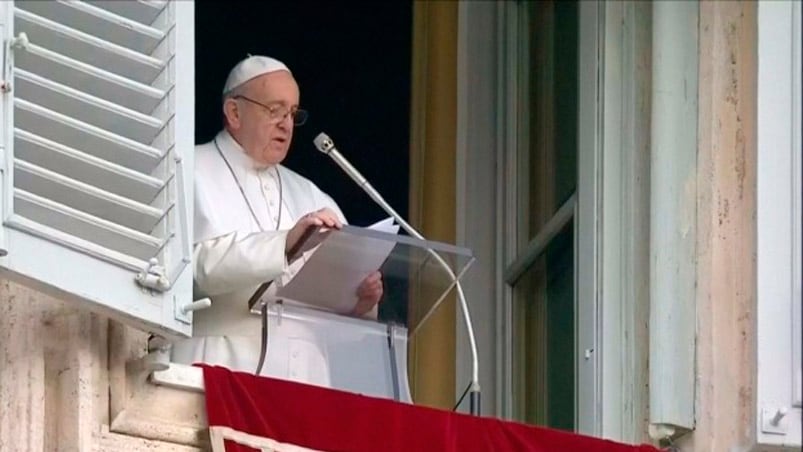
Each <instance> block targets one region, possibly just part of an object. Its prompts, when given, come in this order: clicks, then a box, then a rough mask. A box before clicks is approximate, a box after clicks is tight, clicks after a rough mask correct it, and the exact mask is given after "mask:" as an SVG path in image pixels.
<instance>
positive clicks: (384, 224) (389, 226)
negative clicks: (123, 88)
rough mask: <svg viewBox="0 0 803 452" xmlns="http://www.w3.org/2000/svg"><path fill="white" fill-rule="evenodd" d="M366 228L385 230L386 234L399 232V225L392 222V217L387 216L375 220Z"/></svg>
mask: <svg viewBox="0 0 803 452" xmlns="http://www.w3.org/2000/svg"><path fill="white" fill-rule="evenodd" d="M368 229H373V230H374V231H380V232H387V233H388V234H398V233H399V225H397V224H393V217H387V218H385V219H384V220H382V221H377V222H376V223H374V224H372V225H371V226H368Z"/></svg>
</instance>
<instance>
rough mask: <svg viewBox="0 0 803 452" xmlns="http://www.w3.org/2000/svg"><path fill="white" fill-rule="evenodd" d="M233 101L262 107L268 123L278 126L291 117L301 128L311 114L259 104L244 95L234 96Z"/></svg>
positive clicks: (277, 105)
mask: <svg viewBox="0 0 803 452" xmlns="http://www.w3.org/2000/svg"><path fill="white" fill-rule="evenodd" d="M233 99H243V100H247V101H248V102H251V103H252V104H255V105H259V106H260V107H262V109H263V110H264V111H265V113H267V115H268V121H270V123H271V124H278V123H280V122H282V121H284V118H286V117H287V116H288V115H289V116H290V118H291V119H292V120H293V125H294V126H301V125H304V123H305V122H307V118H308V117H309V113H307V110H301V109H298V108H296V109H295V110H293V109H288V108H286V107H284V106H283V105H279V104H275V105H265V104H263V103H262V102H257V101H255V100H254V99H251V98H250V97H246V96H243V95H238V96H234V97H233Z"/></svg>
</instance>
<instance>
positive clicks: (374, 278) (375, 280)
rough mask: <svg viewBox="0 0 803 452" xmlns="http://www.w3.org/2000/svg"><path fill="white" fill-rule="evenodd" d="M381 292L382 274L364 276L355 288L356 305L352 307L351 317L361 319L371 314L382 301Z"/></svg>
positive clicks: (376, 272) (382, 290)
mask: <svg viewBox="0 0 803 452" xmlns="http://www.w3.org/2000/svg"><path fill="white" fill-rule="evenodd" d="M383 292H384V289H383V287H382V273H380V272H378V271H375V272H373V273H371V274H370V275H368V276H366V277H365V279H364V280H363V281H362V283H360V287H358V288H357V305H356V306H354V310H353V311H351V315H353V316H355V317H362V316H364V315H365V314H368V313H369V312H371V310H372V309H374V306H376V305H377V303H379V300H381V299H382V294H383Z"/></svg>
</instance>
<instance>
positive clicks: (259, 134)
mask: <svg viewBox="0 0 803 452" xmlns="http://www.w3.org/2000/svg"><path fill="white" fill-rule="evenodd" d="M240 94H241V95H242V96H244V97H239V98H237V97H236V96H235V98H232V99H229V100H227V101H226V103H227V104H229V103H230V102H234V103H235V106H236V108H235V109H232V106H231V105H227V106H226V111H227V119H228V123H229V131H230V132H231V134H232V136H233V137H234V139H235V140H237V142H238V143H240V146H242V147H243V149H245V151H246V153H248V155H249V156H251V158H252V159H253V160H254V161H255V163H256V164H258V165H259V166H269V165H275V164H278V163H281V161H282V160H284V158H285V157H286V156H287V151H288V149H289V148H290V141H291V140H292V138H293V117H292V114H285V115H284V116H282V114H283V113H287V112H289V111H293V112H294V111H295V110H296V109H297V108H298V102H299V90H298V84H296V81H295V80H294V79H293V76H292V75H290V73H289V72H287V71H278V72H271V73H269V74H264V75H261V76H259V77H256V78H254V79H253V80H249V81H248V82H247V83H246V84H245V85H244V86H243V90H242V91H241V92H240ZM257 102H258V103H259V104H262V105H259V104H257ZM229 113H232V114H229Z"/></svg>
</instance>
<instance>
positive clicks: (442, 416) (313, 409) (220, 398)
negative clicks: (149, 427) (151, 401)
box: [202, 366, 657, 452]
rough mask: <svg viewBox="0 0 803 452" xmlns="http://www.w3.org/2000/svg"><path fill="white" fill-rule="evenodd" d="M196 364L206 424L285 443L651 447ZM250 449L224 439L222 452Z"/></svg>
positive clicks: (356, 448) (377, 447)
mask: <svg viewBox="0 0 803 452" xmlns="http://www.w3.org/2000/svg"><path fill="white" fill-rule="evenodd" d="M202 367H203V370H204V386H205V388H206V407H207V415H208V419H209V426H210V428H214V427H216V426H217V427H228V428H229V429H232V430H236V431H238V432H244V433H247V434H249V435H253V436H257V437H261V438H271V439H273V440H275V441H278V442H280V443H283V444H287V445H296V446H302V447H306V448H310V449H316V450H323V451H353V452H361V451H371V452H375V451H405V452H407V451H421V452H425V451H438V452H450V451H461V452H466V451H483V452H487V451H532V452H536V451H537V452H541V451H591V452H594V451H599V452H614V451H616V452H637V451H642V452H648V451H649V452H654V451H656V450H657V449H655V448H653V447H652V446H646V445H642V446H631V445H625V444H619V443H616V442H613V441H608V440H602V439H598V438H592V437H588V436H583V435H578V434H574V433H568V432H563V431H558V430H551V429H546V428H539V427H533V426H529V425H524V424H519V423H515V422H507V421H502V420H498V419H493V418H483V417H476V416H469V415H465V414H460V413H453V412H449V411H442V410H436V409H432V408H426V407H420V406H414V405H408V404H404V403H397V402H394V401H391V400H386V399H380V398H374V397H366V396H362V395H358V394H352V393H348V392H343V391H337V390H332V389H326V388H320V387H316V386H310V385H305V384H300V383H294V382H290V381H284V380H278V379H274V378H266V377H256V376H254V375H251V374H246V373H240V372H232V371H230V370H228V369H226V368H222V367H212V366H202ZM252 450H256V449H252V448H249V447H244V446H240V445H236V444H234V443H233V442H230V441H227V442H226V452H232V451H237V452H240V451H252ZM277 450H282V449H277ZM288 450H292V449H288Z"/></svg>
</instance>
